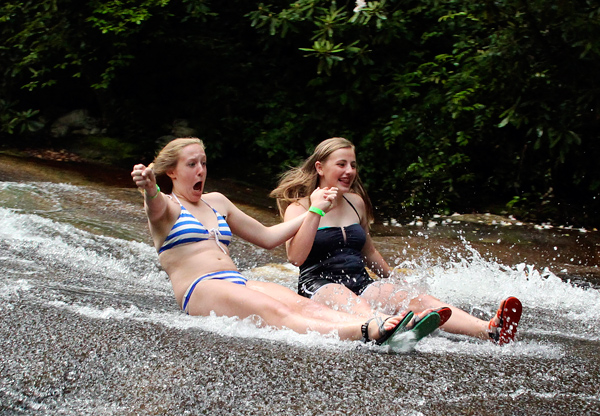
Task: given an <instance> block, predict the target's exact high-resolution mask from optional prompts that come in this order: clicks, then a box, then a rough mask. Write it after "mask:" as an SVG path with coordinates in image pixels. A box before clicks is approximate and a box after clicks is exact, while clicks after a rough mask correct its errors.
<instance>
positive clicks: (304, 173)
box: [270, 137, 373, 222]
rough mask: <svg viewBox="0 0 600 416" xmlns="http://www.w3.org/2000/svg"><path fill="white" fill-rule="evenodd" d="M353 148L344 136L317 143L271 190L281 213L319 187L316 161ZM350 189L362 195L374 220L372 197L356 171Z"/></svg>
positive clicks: (369, 218) (366, 207)
mask: <svg viewBox="0 0 600 416" xmlns="http://www.w3.org/2000/svg"><path fill="white" fill-rule="evenodd" d="M347 148H351V149H352V150H355V147H354V145H353V144H352V142H350V141H349V140H347V139H344V138H343V137H332V138H330V139H327V140H323V141H322V142H321V143H319V144H318V145H317V147H316V148H315V150H314V151H313V153H312V155H310V156H309V157H308V158H307V159H306V160H305V161H304V162H303V163H302V164H300V166H297V167H295V168H292V169H290V170H288V171H287V172H285V173H284V174H283V175H281V178H280V180H279V184H278V185H277V187H276V188H275V189H274V190H273V191H272V192H271V194H270V195H271V197H272V198H277V208H279V214H280V215H281V216H282V217H283V215H284V213H285V210H286V208H287V207H288V206H289V205H290V204H292V203H294V202H297V201H298V200H300V199H302V198H305V197H307V196H310V194H311V193H312V192H313V191H314V190H315V189H316V188H317V184H318V182H319V175H318V173H317V168H316V167H315V163H316V162H321V163H323V162H325V161H326V160H327V158H328V157H329V156H330V155H331V154H332V153H333V152H335V151H336V150H339V149H347ZM350 190H351V191H352V192H354V193H357V194H358V195H360V196H361V198H362V199H363V201H364V202H365V209H366V211H367V219H368V221H369V222H371V221H373V205H372V204H371V199H370V198H369V195H368V194H367V191H366V190H365V188H364V186H363V184H362V181H361V180H360V177H359V175H358V170H357V172H356V177H355V178H354V182H352V185H351V186H350Z"/></svg>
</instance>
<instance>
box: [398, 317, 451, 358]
mask: <svg viewBox="0 0 600 416" xmlns="http://www.w3.org/2000/svg"><path fill="white" fill-rule="evenodd" d="M440 320H441V318H440V315H439V314H438V313H437V312H430V313H428V314H427V315H425V316H424V317H422V318H421V317H418V316H416V317H415V318H414V319H413V320H412V326H411V328H408V330H406V329H405V330H404V331H400V332H398V331H396V333H395V334H394V336H393V337H392V338H391V339H390V340H389V341H388V343H387V345H389V346H390V348H391V349H392V350H394V351H399V352H409V351H411V350H413V349H414V347H415V345H416V344H417V342H419V341H420V340H421V339H423V338H425V337H426V336H427V335H429V334H431V333H432V332H433V331H435V330H436V329H438V328H439V326H440Z"/></svg>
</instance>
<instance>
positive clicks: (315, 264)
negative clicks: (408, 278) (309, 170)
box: [298, 197, 373, 298]
mask: <svg viewBox="0 0 600 416" xmlns="http://www.w3.org/2000/svg"><path fill="white" fill-rule="evenodd" d="M344 199H346V198H345V197H344ZM346 201H347V202H348V203H349V204H350V206H351V207H352V208H353V209H354V211H355V212H356V215H358V212H357V211H356V208H354V206H353V205H352V204H351V203H350V201H348V200H347V199H346ZM359 220H360V216H359ZM366 241H367V234H366V233H365V230H364V229H363V228H362V227H361V225H360V224H352V225H348V226H345V227H323V228H319V229H318V230H317V234H316V236H315V240H314V242H313V245H312V248H311V250H310V253H309V254H308V257H307V258H306V261H305V262H304V264H302V265H301V266H300V278H299V279H298V293H299V294H300V295H302V296H305V297H307V298H310V297H312V295H314V294H315V292H316V291H317V290H318V289H319V288H321V287H322V286H325V285H326V284H329V283H338V284H342V285H344V286H346V287H347V288H348V289H350V290H351V291H353V292H354V293H356V294H357V295H360V294H361V293H362V292H363V291H364V290H365V289H366V288H367V286H369V285H370V284H371V283H373V279H371V277H370V276H369V274H368V273H367V271H366V269H365V263H364V261H363V256H362V249H363V247H364V245H365V243H366Z"/></svg>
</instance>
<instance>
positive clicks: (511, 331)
mask: <svg viewBox="0 0 600 416" xmlns="http://www.w3.org/2000/svg"><path fill="white" fill-rule="evenodd" d="M522 311H523V307H522V305H521V301H519V299H517V298H515V297H512V296H511V297H509V298H506V299H505V300H503V301H502V303H501V304H500V307H499V308H498V311H497V312H496V316H495V318H498V321H499V324H498V326H496V325H494V318H492V319H491V320H490V323H489V324H488V330H489V333H490V338H491V339H492V341H494V342H495V343H497V344H498V345H504V344H508V343H510V342H513V341H514V340H515V335H516V334H517V327H518V326H519V320H520V319H521V313H522Z"/></svg>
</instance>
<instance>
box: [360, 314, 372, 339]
mask: <svg viewBox="0 0 600 416" xmlns="http://www.w3.org/2000/svg"><path fill="white" fill-rule="evenodd" d="M373 319H375V318H371V319H369V320H368V321H367V322H365V323H364V324H362V325H361V326H360V333H361V334H362V336H363V337H362V342H364V343H367V342H369V341H371V340H370V339H369V324H370V323H371V321H372V320H373Z"/></svg>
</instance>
